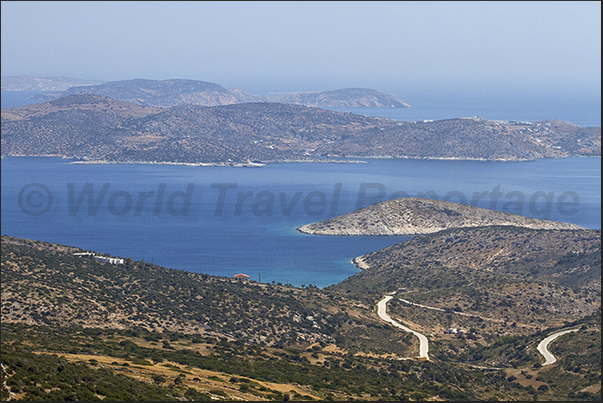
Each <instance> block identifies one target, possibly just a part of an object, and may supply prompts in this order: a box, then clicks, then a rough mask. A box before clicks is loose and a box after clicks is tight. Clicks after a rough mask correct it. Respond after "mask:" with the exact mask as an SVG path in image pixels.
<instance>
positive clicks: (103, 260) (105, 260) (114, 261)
mask: <svg viewBox="0 0 603 403" xmlns="http://www.w3.org/2000/svg"><path fill="white" fill-rule="evenodd" d="M94 259H96V260H97V261H99V262H101V263H111V264H123V263H124V260H123V259H117V258H113V257H106V256H94Z"/></svg>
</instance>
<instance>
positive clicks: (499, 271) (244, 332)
mask: <svg viewBox="0 0 603 403" xmlns="http://www.w3.org/2000/svg"><path fill="white" fill-rule="evenodd" d="M76 252H83V251H82V250H81V249H79V248H76V247H71V246H65V245H57V244H50V243H46V242H39V241H35V240H27V239H18V238H13V237H8V236H3V237H2V254H1V257H2V266H1V267H2V367H1V369H2V371H1V377H2V386H3V387H2V399H3V400H8V399H10V400H30V401H31V400H47V399H50V400H55V401H63V400H85V401H90V400H95V399H101V400H102V399H109V400H144V401H148V400H171V401H174V400H229V401H232V400H254V401H255V400H281V401H282V400H349V399H352V398H353V399H361V400H380V401H382V400H403V399H404V400H422V399H432V400H488V399H494V398H496V399H498V400H505V399H510V400H521V401H525V400H530V399H538V400H554V399H571V400H596V399H597V398H598V397H599V396H600V371H601V370H600V340H601V339H600V267H601V266H600V265H601V261H600V253H601V246H600V231H592V230H532V229H525V228H517V227H479V228H463V229H453V230H446V231H441V232H438V233H436V234H428V235H421V236H418V237H416V238H414V239H412V240H410V241H408V242H405V243H402V244H400V245H395V246H393V247H390V248H386V249H383V250H381V251H378V252H374V253H372V254H368V255H365V256H364V257H363V258H364V260H365V261H366V262H367V264H368V266H367V267H368V269H367V270H365V271H364V272H362V273H360V274H357V275H355V276H353V277H351V278H349V279H348V280H346V281H344V282H342V283H340V284H338V285H336V286H333V287H329V288H328V289H323V290H321V289H317V288H315V287H305V288H296V287H292V286H290V285H282V284H260V283H257V282H250V283H240V282H237V281H233V280H232V279H229V278H224V277H213V276H208V275H204V274H197V273H189V272H184V271H179V270H173V269H167V268H165V267H160V266H156V265H152V264H148V263H145V262H144V261H133V260H132V259H128V258H126V259H125V262H124V263H123V264H109V263H100V262H97V261H96V260H94V259H91V258H87V257H84V256H76V255H73V254H74V253H76ZM597 270H598V271H597ZM597 281H598V283H597ZM597 284H598V286H596V285H597ZM593 285H594V286H593ZM401 287H405V289H404V290H401V289H400V288H401ZM392 290H393V291H398V294H396V295H395V296H394V299H392V301H391V302H390V303H389V306H388V311H389V315H391V316H392V317H394V318H395V320H396V321H398V322H400V323H404V324H405V325H407V326H409V327H410V328H412V329H417V330H419V331H421V332H423V333H424V334H426V335H427V337H428V338H429V344H430V359H431V361H429V362H424V361H416V360H412V359H411V358H412V357H413V356H416V354H417V353H416V351H417V341H416V340H415V339H416V338H414V336H412V334H409V333H406V332H403V331H401V330H400V329H397V328H394V327H392V326H390V325H388V324H384V323H382V322H381V321H380V320H379V319H378V317H377V315H376V312H375V304H376V303H377V301H379V300H380V299H382V297H383V295H384V293H385V292H388V293H389V292H391V291H392ZM402 298H404V300H405V301H408V300H410V301H412V302H413V303H416V304H423V306H427V305H429V306H432V307H433V306H435V307H437V309H438V310H434V309H431V308H430V309H426V308H423V307H422V305H409V303H407V302H404V301H403V300H402ZM563 326H565V327H567V326H573V327H574V328H576V329H579V331H577V332H575V333H573V334H572V335H570V336H564V337H567V340H566V339H564V341H563V343H562V344H559V346H561V347H562V348H560V349H559V348H556V346H555V345H554V346H553V348H552V351H553V353H554V354H555V355H556V357H557V359H558V361H557V364H555V365H554V366H552V367H546V368H544V367H543V368H542V369H541V368H540V364H539V363H540V362H542V358H541V356H540V355H539V353H538V352H537V351H536V345H538V343H539V342H540V341H541V340H542V339H544V338H545V337H546V336H547V335H548V334H550V333H551V332H552V331H554V330H556V329H558V328H560V327H563ZM449 327H455V328H459V329H461V330H463V332H462V333H459V334H458V335H452V334H447V333H446V331H445V330H446V329H448V328H449ZM24 340H26V342H24Z"/></svg>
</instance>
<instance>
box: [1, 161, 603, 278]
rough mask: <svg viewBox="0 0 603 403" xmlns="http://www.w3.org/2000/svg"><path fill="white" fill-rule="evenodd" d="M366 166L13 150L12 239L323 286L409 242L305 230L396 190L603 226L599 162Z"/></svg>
mask: <svg viewBox="0 0 603 403" xmlns="http://www.w3.org/2000/svg"><path fill="white" fill-rule="evenodd" d="M365 161H366V163H362V164H326V163H325V164H307V163H297V164H295V163H291V164H275V165H269V166H266V167H264V168H226V167H187V166H168V165H125V164H124V165H80V164H70V163H69V162H68V161H66V160H62V159H58V158H30V157H27V158H26V157H8V158H4V159H3V160H2V170H1V173H2V221H1V227H2V234H6V235H12V236H16V237H21V238H31V239H38V240H43V241H49V242H57V243H62V244H67V245H73V246H78V247H81V248H85V249H91V250H95V251H98V252H101V253H107V254H111V255H116V256H121V257H132V258H133V259H135V260H139V259H145V261H148V262H151V261H152V262H153V263H155V264H160V265H163V266H167V267H172V268H176V269H183V270H189V271H195V272H203V273H209V274H213V275H220V276H232V275H234V274H237V273H239V272H243V273H246V274H248V275H250V276H251V278H252V279H255V280H259V278H260V276H261V280H262V282H270V281H275V282H282V283H291V284H294V285H297V286H299V285H301V284H314V285H317V286H320V287H324V286H327V285H330V284H334V283H337V282H339V281H341V280H343V279H345V278H347V277H349V276H350V275H352V274H354V273H357V272H358V269H356V268H355V267H354V266H353V265H352V264H351V263H350V260H351V259H352V258H354V257H355V256H358V255H361V254H364V253H367V252H371V251H374V250H377V249H380V248H383V247H386V246H389V245H393V244H395V243H398V242H401V241H403V240H406V239H409V238H408V237H325V236H310V235H304V234H300V233H298V232H297V231H295V228H296V227H298V226H300V225H303V224H307V223H310V222H314V221H319V220H323V219H326V218H328V217H332V216H334V215H339V214H343V213H346V212H349V211H353V210H354V209H355V208H357V207H364V206H367V205H369V204H372V203H374V202H378V201H382V200H386V199H389V198H391V197H404V196H413V197H414V196H422V197H429V198H438V199H448V200H451V201H456V202H464V203H465V204H472V205H477V206H479V207H486V208H494V209H496V210H500V211H507V212H512V213H518V214H522V215H526V216H530V217H535V218H543V219H550V220H556V221H564V222H572V223H575V224H578V225H582V226H585V227H587V228H597V229H598V228H601V212H600V211H601V165H600V163H601V160H600V158H569V159H554V160H539V161H533V162H484V161H436V160H393V159H383V160H365ZM162 184H163V185H162ZM103 187H104V188H105V189H104V195H103ZM162 189H163V190H162ZM160 194H162V195H163V196H161V197H159V195H160ZM48 195H51V196H52V199H50V198H49V197H48ZM87 196H92V197H91V198H89V199H88V198H87ZM101 196H102V197H101ZM522 199H523V202H522V203H520V200H522ZM530 200H531V201H532V202H530ZM89 202H90V205H89V204H88V203H89ZM260 273H261V274H260Z"/></svg>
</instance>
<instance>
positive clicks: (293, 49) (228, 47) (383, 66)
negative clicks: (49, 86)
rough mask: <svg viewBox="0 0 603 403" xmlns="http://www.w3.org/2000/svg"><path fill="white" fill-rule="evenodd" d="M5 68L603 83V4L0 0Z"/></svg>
mask: <svg viewBox="0 0 603 403" xmlns="http://www.w3.org/2000/svg"><path fill="white" fill-rule="evenodd" d="M1 11H2V13H1V17H2V25H1V29H2V36H1V39H2V57H1V63H2V75H3V76H6V75H32V76H40V77H47V76H56V75H60V76H68V77H76V78H85V79H101V80H124V79H131V78H150V79H167V78H190V79H197V80H203V81H211V82H215V83H219V84H221V85H223V86H225V87H227V88H235V87H236V88H242V89H245V90H248V91H252V92H266V91H294V90H329V89H336V88H343V87H369V88H378V89H381V90H384V91H390V92H392V89H399V88H408V89H409V90H410V91H416V90H420V89H421V88H423V87H426V88H427V87H430V88H433V87H434V86H446V87H450V88H463V87H468V88H477V87H483V88H488V89H509V88H518V87H524V88H528V89H530V88H534V89H539V88H540V89H542V88H550V87H556V86H557V87H559V86H560V87H564V88H575V89H576V90H588V89H590V90H592V91H598V92H599V93H600V87H601V3H600V2H599V1H591V2H574V1H568V2H548V1H537V2H507V1H505V2H473V1H469V2H454V1H445V2H435V1H429V2H406V1H403V2H395V1H387V2H372V1H371V2H362V1H361V2H356V1H354V2H346V1H336V2H323V1H320V2H306V1H304V2H289V1H286V2H278V1H269V2H248V1H244V2H231V1H226V2H220V1H218V2H208V1H201V2H144V1H142V2H138V1H137V2H123V1H120V2H104V1H103V2H89V1H85V2H77V1H76V2H72V1H69V2H52V1H45V2H31V1H24V2H20V1H2V10H1Z"/></svg>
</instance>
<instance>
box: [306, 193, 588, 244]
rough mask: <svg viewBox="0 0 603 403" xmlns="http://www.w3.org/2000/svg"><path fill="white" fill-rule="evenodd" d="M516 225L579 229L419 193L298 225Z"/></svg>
mask: <svg viewBox="0 0 603 403" xmlns="http://www.w3.org/2000/svg"><path fill="white" fill-rule="evenodd" d="M486 225H513V226H519V227H526V228H534V229H580V228H581V227H580V226H578V225H575V224H568V223H561V222H555V221H546V220H539V219H535V218H528V217H523V216H520V215H516V214H509V213H503V212H499V211H494V210H489V209H485V208H480V207H474V206H467V205H463V204H459V203H452V202H448V201H442V200H430V199H423V198H416V197H406V198H403V199H395V200H388V201H384V202H381V203H377V204H373V205H371V206H368V207H364V208H362V209H359V210H356V211H352V212H351V213H347V214H344V215H340V216H337V217H333V218H329V219H327V220H324V221H320V222H317V223H313V224H308V225H304V226H301V227H299V228H298V229H297V230H298V231H300V232H302V233H304V234H311V235H416V234H430V233H433V232H438V231H441V230H445V229H449V228H458V227H481V226H486Z"/></svg>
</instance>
